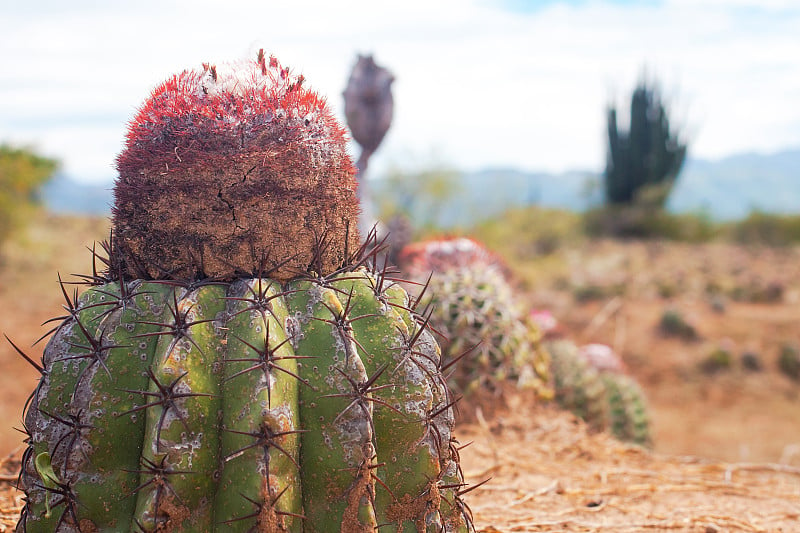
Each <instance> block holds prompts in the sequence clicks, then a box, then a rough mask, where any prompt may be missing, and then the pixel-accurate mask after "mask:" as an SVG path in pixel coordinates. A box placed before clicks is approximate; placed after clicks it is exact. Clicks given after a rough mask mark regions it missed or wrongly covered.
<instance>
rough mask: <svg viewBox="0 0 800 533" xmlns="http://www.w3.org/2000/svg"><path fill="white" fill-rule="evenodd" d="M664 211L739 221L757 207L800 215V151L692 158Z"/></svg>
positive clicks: (758, 208)
mask: <svg viewBox="0 0 800 533" xmlns="http://www.w3.org/2000/svg"><path fill="white" fill-rule="evenodd" d="M668 207H669V208H670V209H671V210H673V211H676V212H685V211H698V210H702V211H705V212H707V213H708V214H710V215H711V216H712V217H713V218H715V219H718V220H731V219H737V218H743V217H746V216H747V215H748V214H749V213H750V212H751V211H753V210H756V209H757V210H760V211H767V212H773V213H794V214H800V149H794V150H785V151H782V152H778V153H775V154H770V155H763V154H755V153H750V154H737V155H733V156H730V157H726V158H725V159H720V160H717V161H704V160H699V159H690V160H689V161H688V162H687V164H686V167H685V168H684V170H683V172H682V173H681V176H680V177H679V178H678V182H677V183H676V184H675V189H674V190H673V191H672V195H671V196H670V199H669V203H668Z"/></svg>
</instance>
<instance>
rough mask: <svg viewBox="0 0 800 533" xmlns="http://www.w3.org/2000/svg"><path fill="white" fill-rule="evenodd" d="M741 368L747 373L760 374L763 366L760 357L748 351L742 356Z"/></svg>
mask: <svg viewBox="0 0 800 533" xmlns="http://www.w3.org/2000/svg"><path fill="white" fill-rule="evenodd" d="M742 368H744V369H745V370H747V371H748V372H761V371H762V370H763V369H764V364H763V363H762V362H761V355H759V354H758V353H756V352H754V351H752V350H748V351H746V352H744V353H743V354H742Z"/></svg>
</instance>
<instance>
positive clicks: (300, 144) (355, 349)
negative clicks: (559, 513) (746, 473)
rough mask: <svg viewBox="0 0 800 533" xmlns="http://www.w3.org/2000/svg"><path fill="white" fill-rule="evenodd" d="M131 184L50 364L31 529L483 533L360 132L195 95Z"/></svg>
mask: <svg viewBox="0 0 800 533" xmlns="http://www.w3.org/2000/svg"><path fill="white" fill-rule="evenodd" d="M118 169H119V173H120V175H119V178H118V180H117V183H116V188H115V205H114V209H113V238H112V240H111V242H110V243H109V244H108V245H107V247H106V248H107V251H108V252H109V258H108V259H107V260H106V263H105V267H106V268H105V269H97V268H95V269H94V270H93V272H92V274H91V275H88V276H85V280H86V281H87V282H88V283H89V285H90V287H89V288H88V289H87V290H86V291H84V292H83V293H82V294H81V295H80V296H79V295H78V294H77V292H76V293H74V295H70V294H69V293H68V292H67V291H66V290H65V291H64V294H65V296H66V306H65V308H66V314H65V316H64V317H60V319H59V320H60V323H58V324H57V325H56V326H55V327H54V328H53V330H52V331H51V332H50V333H52V336H51V338H50V340H49V342H48V344H47V347H46V348H45V350H44V354H43V357H42V361H41V364H39V363H35V362H33V361H32V359H30V358H28V359H29V361H31V362H32V364H34V366H36V367H37V368H38V369H39V370H40V372H41V375H42V377H41V380H40V382H39V385H38V387H37V388H36V390H35V391H34V393H33V395H32V396H31V399H30V401H29V402H28V404H27V406H26V413H25V429H26V431H27V432H28V434H29V438H28V445H29V447H28V449H27V451H26V453H25V457H24V461H23V469H22V472H21V474H20V480H21V484H22V486H23V488H24V490H25V491H26V494H27V498H26V505H25V508H24V510H23V513H22V517H21V520H20V522H19V526H18V530H20V531H27V532H54V531H65V532H73V531H81V532H91V531H120V532H127V531H171V532H200V533H204V532H212V531H264V532H267V531H269V532H278V531H306V532H311V531H348V532H349V531H356V532H358V531H374V530H376V528H379V527H380V528H385V530H386V531H459V532H463V531H469V530H471V529H472V525H471V520H470V516H469V512H468V509H467V508H466V506H465V504H464V503H463V502H462V500H461V495H462V494H463V492H464V491H465V488H464V487H465V485H464V482H463V476H462V474H461V470H460V468H459V465H458V446H457V442H456V440H455V438H454V437H453V431H452V430H453V426H454V418H453V407H452V406H453V399H452V395H451V394H450V392H449V390H448V388H447V385H446V383H445V381H444V379H443V377H442V363H441V354H440V351H439V348H438V346H437V344H436V342H435V340H434V339H433V337H432V335H431V333H430V332H429V331H428V329H427V328H426V327H425V323H424V321H422V320H420V318H419V317H418V316H417V315H416V314H415V312H414V310H413V308H412V307H413V306H412V305H410V302H409V299H408V297H407V295H406V293H405V291H404V290H403V289H402V288H401V287H400V286H399V285H398V284H397V283H396V282H394V281H392V280H390V279H388V277H387V276H386V275H385V273H384V272H383V271H375V270H369V269H367V268H365V267H364V266H362V265H364V264H368V263H370V261H366V260H364V259H358V250H357V249H355V248H354V245H355V244H356V243H358V240H359V238H358V235H357V232H356V230H355V227H354V226H355V221H356V217H357V214H358V208H357V199H356V193H355V187H354V170H353V165H352V162H351V160H350V158H349V157H348V156H347V154H346V152H345V139H344V136H343V130H342V128H341V127H340V126H339V125H338V124H337V123H336V122H335V120H334V119H333V118H332V114H331V113H330V111H329V110H328V108H327V107H326V106H325V104H324V101H323V100H322V99H321V98H320V97H319V96H318V95H316V94H315V93H313V92H311V91H309V90H307V89H306V87H305V86H304V85H303V80H302V77H294V76H292V75H291V74H290V73H289V71H288V70H287V69H284V68H282V67H281V66H280V65H279V64H278V62H277V61H276V60H275V59H274V58H270V59H267V58H265V57H264V56H263V54H259V57H258V59H257V60H256V61H252V62H246V63H241V64H237V65H233V67H230V66H225V67H222V66H221V67H220V68H216V67H215V66H211V65H205V66H204V68H203V69H202V70H198V71H185V72H183V73H182V74H179V75H177V76H174V77H173V78H171V79H170V80H168V81H167V82H165V83H164V84H162V85H161V86H160V87H158V88H157V89H156V90H155V91H154V92H153V94H152V95H151V96H150V98H149V99H148V100H147V101H146V102H145V104H144V105H143V106H142V108H141V109H140V111H139V113H138V114H137V115H136V117H135V118H134V120H133V121H132V123H131V126H130V129H129V133H128V138H127V144H126V147H125V150H124V151H123V153H122V154H121V155H120V157H119V159H118ZM361 249H364V248H361ZM101 266H102V265H101ZM62 286H63V285H62ZM26 358H27V356H26Z"/></svg>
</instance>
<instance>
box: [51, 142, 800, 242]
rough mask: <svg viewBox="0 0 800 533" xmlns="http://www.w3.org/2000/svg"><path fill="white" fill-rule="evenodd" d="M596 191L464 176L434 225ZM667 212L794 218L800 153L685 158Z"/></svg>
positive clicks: (547, 181)
mask: <svg viewBox="0 0 800 533" xmlns="http://www.w3.org/2000/svg"><path fill="white" fill-rule="evenodd" d="M601 185H602V176H601V175H600V174H599V173H598V172H590V171H586V172H580V171H574V172H565V173H561V174H548V173H543V172H523V171H520V170H516V169H512V168H505V169H504V168H493V169H486V170H481V171H478V172H469V173H463V174H461V175H460V176H459V177H458V183H457V191H456V192H455V193H454V194H453V195H452V197H451V198H449V199H448V201H447V202H444V203H443V204H442V205H439V206H437V207H436V208H437V211H438V213H437V217H436V220H437V221H438V222H439V223H441V224H443V225H446V226H453V225H469V224H472V223H474V222H475V221H478V220H481V219H486V218H489V217H492V216H495V215H497V214H499V213H501V212H503V211H505V210H506V209H509V208H511V207H521V206H526V205H539V206H543V207H557V208H562V209H568V210H572V211H583V210H585V209H587V208H588V207H591V206H595V205H598V204H600V203H601V202H602V189H601ZM371 186H372V189H373V192H374V193H375V194H376V195H378V196H380V195H387V194H392V192H391V191H389V190H388V189H387V187H386V183H385V182H383V181H382V180H380V179H377V180H373V182H372V183H371ZM111 188H112V185H111V182H110V181H109V182H108V183H107V184H102V185H88V184H82V183H78V182H76V181H74V180H72V179H70V178H69V177H68V176H64V175H59V176H56V178H54V179H53V180H52V181H51V182H50V183H48V184H47V186H46V187H45V188H44V190H43V192H42V198H43V200H44V202H45V204H46V205H47V206H48V207H49V208H50V209H51V210H53V211H56V212H62V213H63V212H69V213H90V214H108V213H109V211H110V206H111V204H112V203H113V196H112V192H111ZM668 208H669V209H670V210H671V211H673V212H688V211H695V212H697V211H701V212H704V213H707V214H708V215H709V216H711V217H712V218H714V219H716V220H731V219H737V218H742V217H745V216H747V215H748V214H749V213H750V212H751V211H752V210H754V209H758V210H761V211H767V212H776V213H796V214H800V148H798V149H793V150H784V151H781V152H777V153H774V154H768V155H764V154H737V155H733V156H730V157H726V158H724V159H720V160H715V161H708V160H702V159H689V160H688V161H687V162H686V164H685V166H684V169H683V172H682V173H681V175H680V178H679V179H678V182H677V183H676V185H675V189H674V190H673V192H672V195H671V196H670V199H669V202H668ZM420 216H421V217H425V216H429V214H425V213H420Z"/></svg>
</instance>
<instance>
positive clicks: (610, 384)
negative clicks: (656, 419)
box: [602, 372, 652, 446]
mask: <svg viewBox="0 0 800 533" xmlns="http://www.w3.org/2000/svg"><path fill="white" fill-rule="evenodd" d="M602 380H603V384H604V385H605V388H606V397H607V401H608V407H609V417H610V424H611V425H610V428H611V433H612V434H613V435H614V436H615V437H617V438H618V439H620V440H623V441H626V442H633V443H634V444H640V445H642V446H650V445H651V444H652V437H651V435H650V415H649V411H648V408H647V400H646V399H645V396H644V392H643V391H642V388H641V387H640V386H639V384H638V383H637V382H636V380H634V379H633V378H631V377H630V376H626V375H622V374H613V373H611V372H603V373H602Z"/></svg>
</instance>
